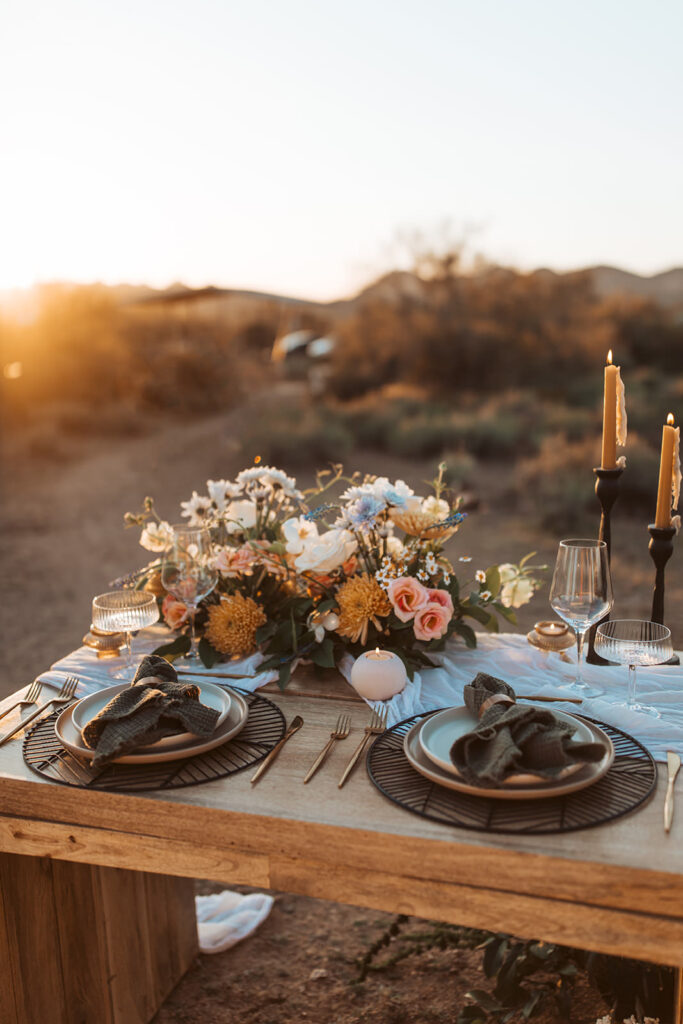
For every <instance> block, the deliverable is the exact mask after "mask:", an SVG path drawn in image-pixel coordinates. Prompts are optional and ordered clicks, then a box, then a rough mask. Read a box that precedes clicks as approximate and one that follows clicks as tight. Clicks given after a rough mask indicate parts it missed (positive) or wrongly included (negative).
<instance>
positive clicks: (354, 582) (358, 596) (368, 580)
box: [336, 573, 391, 644]
mask: <svg viewBox="0 0 683 1024" xmlns="http://www.w3.org/2000/svg"><path fill="white" fill-rule="evenodd" d="M336 598H337V604H338V605H339V626H338V627H337V633H339V635H340V636H345V637H348V638H349V640H352V641H353V642H354V643H356V642H357V641H358V640H360V642H361V643H363V644H364V643H365V642H366V641H367V639H368V626H369V625H370V623H371V622H372V624H373V626H375V628H376V629H381V628H382V623H381V622H380V621H379V620H380V618H381V617H382V616H386V615H388V614H389V613H390V612H391V602H390V601H389V598H388V597H387V595H386V594H385V593H384V591H383V590H382V588H381V587H380V585H379V583H378V582H377V580H375V579H373V577H372V576H368V575H367V574H365V573H363V574H362V575H358V576H352V577H351V579H349V580H347V581H346V583H342V585H341V587H340V588H339V590H338V591H337V594H336Z"/></svg>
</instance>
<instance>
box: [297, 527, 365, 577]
mask: <svg viewBox="0 0 683 1024" xmlns="http://www.w3.org/2000/svg"><path fill="white" fill-rule="evenodd" d="M356 547H357V545H356V541H355V539H354V536H353V534H352V533H350V532H349V531H348V530H328V531H327V533H323V534H321V535H320V536H315V537H310V538H309V539H308V540H307V541H306V543H305V545H304V549H303V551H302V552H301V554H300V555H299V556H298V557H297V558H296V559H295V560H294V565H295V566H296V568H297V569H298V570H299V572H315V573H326V572H332V570H333V569H338V568H339V566H340V565H343V564H344V562H345V561H346V560H347V559H348V558H350V557H351V555H352V554H353V553H354V551H355V550H356Z"/></svg>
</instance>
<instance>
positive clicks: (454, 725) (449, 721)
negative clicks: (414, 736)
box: [418, 705, 611, 787]
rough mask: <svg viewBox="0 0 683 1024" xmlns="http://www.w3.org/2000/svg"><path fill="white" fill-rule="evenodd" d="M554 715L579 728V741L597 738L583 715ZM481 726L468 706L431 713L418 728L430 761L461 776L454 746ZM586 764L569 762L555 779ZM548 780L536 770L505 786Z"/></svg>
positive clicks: (511, 778) (510, 779) (513, 778)
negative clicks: (582, 717) (536, 773)
mask: <svg viewBox="0 0 683 1024" xmlns="http://www.w3.org/2000/svg"><path fill="white" fill-rule="evenodd" d="M553 715H554V716H555V717H556V718H558V719H559V720H560V721H561V722H566V723H567V724H568V725H570V726H572V728H573V729H574V730H575V732H574V738H575V739H576V740H579V741H580V742H582V743H591V742H592V741H594V740H595V734H594V733H593V732H592V731H591V729H590V727H589V726H588V725H586V724H585V722H582V721H581V719H580V718H577V717H576V715H570V714H567V712H566V711H555V710H554V709H553ZM478 725H479V720H478V719H477V716H476V715H475V714H474V712H472V711H470V709H469V708H467V707H465V706H464V705H463V706H462V707H455V708H445V710H444V711H437V713H436V714H435V715H430V717H429V718H427V719H425V721H424V722H423V723H422V725H421V726H420V728H419V729H418V740H419V744H420V746H421V747H422V750H423V752H424V753H425V754H426V755H427V757H428V758H429V760H430V761H432V762H433V763H434V764H435V765H437V767H439V768H441V770H442V771H444V772H446V773H447V774H448V775H455V776H456V777H457V776H458V775H459V772H458V769H457V768H456V767H455V765H454V764H453V762H452V761H451V758H450V750H451V747H452V746H453V744H454V743H455V741H456V740H458V739H460V737H461V736H464V735H465V733H468V732H472V730H473V729H476V728H477V726H478ZM600 741H601V742H605V743H606V746H607V747H608V748H609V747H611V743H610V741H609V740H608V738H607V737H606V736H605V735H604V733H603V734H602V735H601V736H600ZM582 767H583V765H581V764H570V765H567V767H566V768H563V769H562V771H561V772H559V773H558V774H557V776H556V777H555V778H556V779H566V778H567V776H569V775H573V774H574V773H575V772H577V771H580V770H581V768H582ZM608 767H609V766H608ZM547 782H548V779H547V778H546V777H545V776H543V775H535V774H534V773H532V772H524V773H522V772H518V773H517V774H515V775H509V776H508V778H507V779H505V781H504V782H503V783H502V784H501V785H503V786H505V787H507V786H545V785H546V784H547Z"/></svg>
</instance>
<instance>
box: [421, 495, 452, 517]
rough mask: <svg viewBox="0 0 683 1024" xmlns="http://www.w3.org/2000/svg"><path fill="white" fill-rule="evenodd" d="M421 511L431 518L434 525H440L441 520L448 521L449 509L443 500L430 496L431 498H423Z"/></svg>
mask: <svg viewBox="0 0 683 1024" xmlns="http://www.w3.org/2000/svg"><path fill="white" fill-rule="evenodd" d="M422 511H423V512H426V513H427V515H428V516H431V518H432V519H433V520H434V522H435V523H440V522H441V521H442V520H443V519H448V517H449V515H450V514H451V507H450V505H449V504H448V502H447V501H444V500H443V498H437V497H436V496H435V495H432V496H431V498H425V500H424V501H423V502H422Z"/></svg>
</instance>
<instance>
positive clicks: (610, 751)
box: [403, 709, 614, 800]
mask: <svg viewBox="0 0 683 1024" xmlns="http://www.w3.org/2000/svg"><path fill="white" fill-rule="evenodd" d="M456 710H457V709H456ZM422 728H423V723H421V722H417V723H416V724H415V725H414V726H413V727H412V729H410V730H409V731H408V732H407V733H406V736H405V738H404V740H403V750H404V752H405V755H406V757H407V758H408V760H409V761H410V763H411V765H412V766H413V768H415V769H416V770H417V771H418V772H419V773H420V775H424V776H425V778H427V779H430V780H431V781H432V782H436V783H438V784H439V785H440V786H446V787H447V788H448V789H453V790H455V791H456V792H458V793H469V794H471V795H472V796H478V797H493V798H494V799H496V800H544V799H546V798H547V797H548V796H566V795H567V794H568V793H576V792H578V791H579V790H580V789H585V788H586V786H592V785H593V783H594V782H597V781H598V779H601V778H602V776H603V775H605V774H606V773H607V772H608V771H609V768H610V766H611V764H612V761H613V760H614V746H613V744H612V741H611V739H610V738H609V736H607V735H606V734H605V733H604V732H603V731H602V729H600V728H598V726H596V725H593V724H591V725H590V726H589V725H588V723H585V729H586V732H587V733H588V736H589V740H590V741H596V742H598V743H602V744H603V746H604V748H605V754H604V757H603V758H602V760H600V761H596V762H595V763H594V764H580V765H578V771H577V772H576V773H575V774H573V775H572V777H571V779H569V780H567V779H566V778H557V779H540V778H539V776H537V775H533V776H528V777H529V778H530V779H531V780H532V782H531V785H524V784H517V785H514V784H511V783H510V780H507V781H506V782H505V783H502V784H501V785H500V786H495V787H489V786H473V785H471V784H470V783H468V782H465V781H464V779H462V778H461V777H460V776H459V775H458V774H457V773H456V774H453V773H452V772H450V771H445V770H444V769H443V768H441V767H440V766H439V765H438V764H435V763H434V761H432V760H431V759H430V758H429V757H428V756H427V755H426V754H425V752H424V750H423V748H422V745H421V743H420V730H421V729H422ZM523 777H524V776H517V778H523ZM512 778H514V776H510V779H512Z"/></svg>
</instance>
